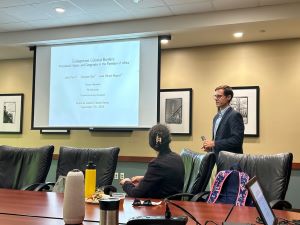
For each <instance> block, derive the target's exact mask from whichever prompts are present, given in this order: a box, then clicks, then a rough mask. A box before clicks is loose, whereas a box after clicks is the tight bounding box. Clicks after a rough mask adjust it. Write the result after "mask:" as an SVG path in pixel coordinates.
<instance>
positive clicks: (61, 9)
mask: <svg viewBox="0 0 300 225" xmlns="http://www.w3.org/2000/svg"><path fill="white" fill-rule="evenodd" d="M55 11H56V12H57V13H64V12H65V11H66V10H65V9H64V8H60V7H57V8H55Z"/></svg>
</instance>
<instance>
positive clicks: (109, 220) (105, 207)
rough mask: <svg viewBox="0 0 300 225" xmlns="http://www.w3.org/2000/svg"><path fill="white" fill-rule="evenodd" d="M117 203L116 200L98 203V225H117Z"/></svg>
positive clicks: (110, 199) (117, 200) (103, 200)
mask: <svg viewBox="0 0 300 225" xmlns="http://www.w3.org/2000/svg"><path fill="white" fill-rule="evenodd" d="M119 203H120V200H119V199H118V198H108V199H102V200H100V201H99V206H100V225H118V224H119Z"/></svg>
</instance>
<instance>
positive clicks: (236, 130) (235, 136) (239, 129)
mask: <svg viewBox="0 0 300 225" xmlns="http://www.w3.org/2000/svg"><path fill="white" fill-rule="evenodd" d="M217 118H218V114H217V115H216V116H215V117H214V120H213V131H214V127H215V123H216V119H217ZM244 130H245V126H244V121H243V117H242V115H241V114H240V113H239V112H237V111H235V110H234V109H233V108H232V107H229V109H227V111H226V112H225V114H224V115H223V117H222V120H221V122H220V123H219V126H218V129H217V131H216V136H215V137H214V132H213V139H214V141H215V147H214V152H215V154H216V155H217V156H218V154H219V152H220V151H228V152H234V153H243V141H244Z"/></svg>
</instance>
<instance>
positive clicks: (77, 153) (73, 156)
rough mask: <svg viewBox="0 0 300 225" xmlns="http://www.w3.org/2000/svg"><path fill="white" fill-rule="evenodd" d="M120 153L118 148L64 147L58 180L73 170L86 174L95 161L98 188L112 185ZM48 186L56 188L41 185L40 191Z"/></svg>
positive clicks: (60, 157)
mask: <svg viewBox="0 0 300 225" xmlns="http://www.w3.org/2000/svg"><path fill="white" fill-rule="evenodd" d="M119 152H120V149H119V148H118V147H110V148H75V147H65V146H62V147H60V150H59V156H58V163H57V169H56V180H57V179H58V178H59V177H60V176H67V174H68V172H69V171H71V170H73V169H79V170H81V171H83V172H84V171H85V169H86V165H87V163H88V162H89V161H93V162H94V163H95V164H96V186H97V187H102V186H105V185H111V184H112V181H113V177H114V174H115V171H116V167H117V162H118V155H119ZM47 186H54V183H46V184H41V185H40V186H39V190H44V189H45V188H46V187H47ZM48 188H49V187H48ZM48 188H46V189H48ZM50 189H51V187H50Z"/></svg>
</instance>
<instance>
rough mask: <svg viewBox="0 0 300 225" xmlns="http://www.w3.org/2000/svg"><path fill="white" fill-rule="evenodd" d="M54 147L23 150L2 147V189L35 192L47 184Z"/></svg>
mask: <svg viewBox="0 0 300 225" xmlns="http://www.w3.org/2000/svg"><path fill="white" fill-rule="evenodd" d="M53 151H54V146H52V145H49V146H43V147H37V148H22V147H11V146H6V145H2V146H0V188H9V189H23V190H34V188H35V186H34V185H32V184H34V183H41V182H45V180H46V177H47V175H48V172H49V169H50V165H51V161H52V156H53Z"/></svg>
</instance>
